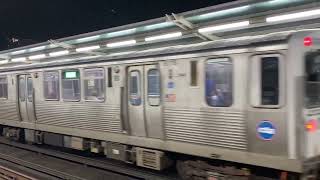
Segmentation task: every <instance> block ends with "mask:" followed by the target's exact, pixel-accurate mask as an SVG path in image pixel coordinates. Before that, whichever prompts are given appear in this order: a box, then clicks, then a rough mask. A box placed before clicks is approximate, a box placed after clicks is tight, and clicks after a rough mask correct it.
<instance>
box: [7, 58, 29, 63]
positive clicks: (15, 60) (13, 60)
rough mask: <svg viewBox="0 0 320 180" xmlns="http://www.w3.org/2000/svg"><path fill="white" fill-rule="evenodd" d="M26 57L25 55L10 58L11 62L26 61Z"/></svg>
mask: <svg viewBox="0 0 320 180" xmlns="http://www.w3.org/2000/svg"><path fill="white" fill-rule="evenodd" d="M26 60H27V58H26V57H19V58H13V59H11V62H24V61H26Z"/></svg>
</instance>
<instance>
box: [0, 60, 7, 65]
mask: <svg viewBox="0 0 320 180" xmlns="http://www.w3.org/2000/svg"><path fill="white" fill-rule="evenodd" d="M8 62H9V60H7V59H6V60H1V61H0V64H6V63H8Z"/></svg>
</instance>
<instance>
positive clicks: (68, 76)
mask: <svg viewBox="0 0 320 180" xmlns="http://www.w3.org/2000/svg"><path fill="white" fill-rule="evenodd" d="M62 97H63V99H64V100H66V101H79V100H80V99H81V96H80V72H79V70H66V71H63V72H62Z"/></svg>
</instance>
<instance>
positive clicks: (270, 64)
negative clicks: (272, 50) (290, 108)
mask: <svg viewBox="0 0 320 180" xmlns="http://www.w3.org/2000/svg"><path fill="white" fill-rule="evenodd" d="M261 104H262V105H278V104H279V59H278V57H263V58H261Z"/></svg>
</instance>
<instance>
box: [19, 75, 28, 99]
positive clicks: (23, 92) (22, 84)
mask: <svg viewBox="0 0 320 180" xmlns="http://www.w3.org/2000/svg"><path fill="white" fill-rule="evenodd" d="M19 99H20V101H22V102H24V101H25V100H26V81H25V79H24V78H23V77H21V78H19Z"/></svg>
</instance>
